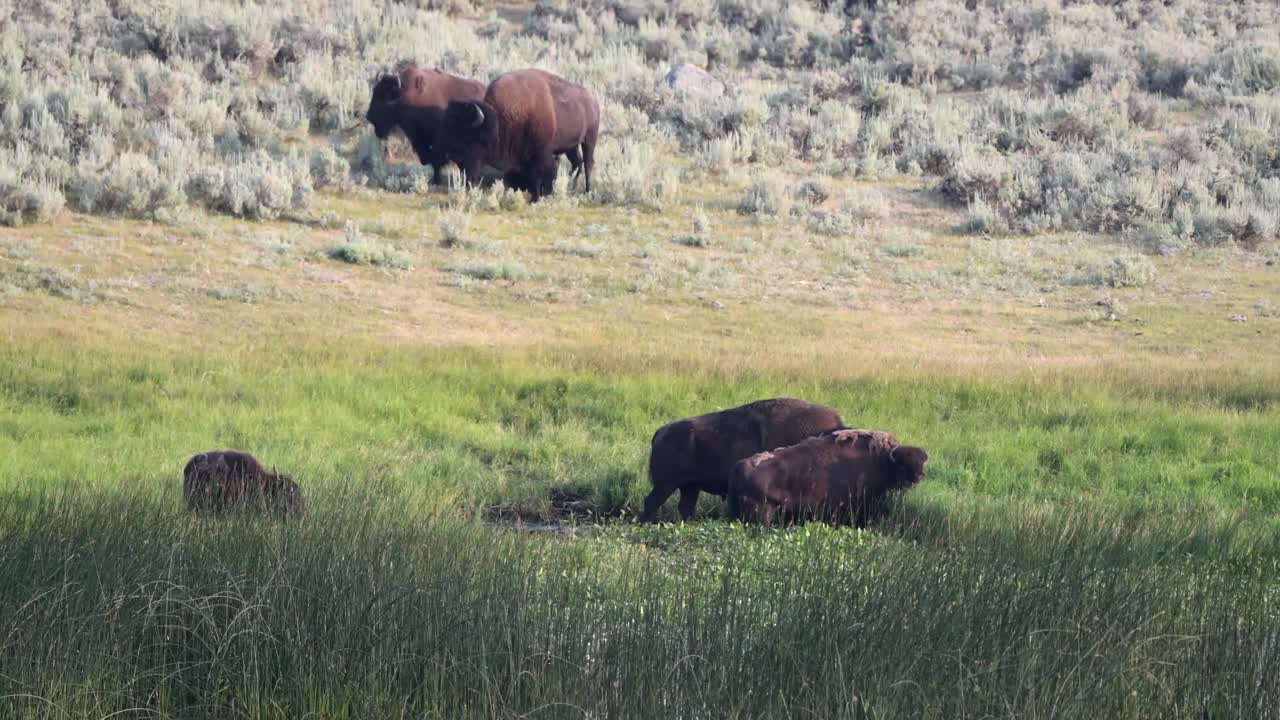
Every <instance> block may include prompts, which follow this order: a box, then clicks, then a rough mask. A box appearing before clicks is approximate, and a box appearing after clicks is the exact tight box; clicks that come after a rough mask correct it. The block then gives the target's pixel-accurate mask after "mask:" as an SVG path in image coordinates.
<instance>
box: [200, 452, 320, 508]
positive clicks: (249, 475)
mask: <svg viewBox="0 0 1280 720" xmlns="http://www.w3.org/2000/svg"><path fill="white" fill-rule="evenodd" d="M182 496H183V497H184V498H185V499H186V501H187V509H188V510H190V511H192V512H200V513H210V514H223V513H227V512H231V511H236V510H257V511H260V512H270V513H276V514H280V515H297V514H300V513H301V512H302V490H301V489H299V488H298V484H297V483H295V482H294V481H293V479H292V478H290V477H289V476H288V475H284V474H281V473H277V472H275V471H274V468H273V470H272V472H267V470H266V469H265V468H263V467H262V465H260V464H259V463H258V461H257V459H256V458H254V457H253V456H252V455H250V454H249V453H244V452H238V451H236V450H214V451H211V452H207V453H200V454H199V455H195V456H193V457H192V458H191V459H190V460H189V461H187V465H186V467H185V468H183V470H182Z"/></svg>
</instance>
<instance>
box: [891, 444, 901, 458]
mask: <svg viewBox="0 0 1280 720" xmlns="http://www.w3.org/2000/svg"><path fill="white" fill-rule="evenodd" d="M899 447H902V446H901V445H894V446H893V447H891V448H889V462H897V460H894V459H893V451H894V450H897V449H898V448H899Z"/></svg>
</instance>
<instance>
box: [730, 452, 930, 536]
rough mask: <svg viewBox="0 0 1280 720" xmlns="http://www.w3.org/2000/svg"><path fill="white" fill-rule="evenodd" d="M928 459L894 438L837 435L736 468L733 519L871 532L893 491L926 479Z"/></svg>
mask: <svg viewBox="0 0 1280 720" xmlns="http://www.w3.org/2000/svg"><path fill="white" fill-rule="evenodd" d="M928 461H929V455H928V453H926V452H925V451H924V449H923V448H918V447H910V446H904V445H899V444H898V441H897V439H896V438H894V437H893V436H892V435H890V434H889V433H885V432H879V431H874V430H837V431H835V432H831V433H825V434H823V435H820V436H817V437H812V438H808V439H806V440H804V441H802V442H799V443H796V444H795V445H792V446H790V447H786V448H780V449H778V450H774V451H772V452H762V453H758V454H756V455H753V456H751V457H749V458H746V459H744V460H742V461H740V462H738V463H737V464H736V465H734V468H733V472H732V474H731V477H730V480H729V514H730V516H731V517H733V518H738V519H743V520H755V521H758V522H761V523H763V524H765V525H772V524H773V522H774V520H775V519H776V518H778V517H779V516H781V517H783V518H786V519H800V520H802V519H804V518H807V517H816V518H820V519H823V520H828V521H833V522H845V521H849V522H852V523H853V524H855V525H857V526H858V527H864V526H865V525H866V524H867V522H868V521H869V520H870V518H871V517H872V516H873V515H874V514H875V513H876V512H877V511H879V509H880V507H881V504H882V501H883V499H884V498H885V496H886V495H888V494H889V493H890V492H893V491H897V490H904V489H907V488H909V487H911V486H913V485H915V484H916V483H918V482H920V480H921V479H922V478H923V477H924V467H925V464H926V463H927V462H928Z"/></svg>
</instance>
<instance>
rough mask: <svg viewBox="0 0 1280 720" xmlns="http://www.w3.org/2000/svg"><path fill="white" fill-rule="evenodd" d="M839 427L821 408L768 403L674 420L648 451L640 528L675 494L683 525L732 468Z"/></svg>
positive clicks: (724, 484)
mask: <svg viewBox="0 0 1280 720" xmlns="http://www.w3.org/2000/svg"><path fill="white" fill-rule="evenodd" d="M842 427H844V422H843V421H841V419H840V415H839V414H838V413H837V412H836V411H835V410H833V409H831V408H829V407H827V406H825V405H815V404H814V403H811V402H805V401H804V400H795V399H792V398H774V399H772V400H758V401H756V402H753V403H749V404H747V405H743V406H741V407H736V408H730V409H728V410H721V411H720V412H714V413H708V414H706V415H699V416H698V417H692V418H687V419H684V420H678V421H676V422H673V423H671V424H669V425H664V426H662V427H661V428H658V432H656V433H654V435H653V444H652V449H651V450H650V451H649V480H650V481H651V482H652V483H653V490H652V491H651V492H650V493H649V496H648V497H646V498H645V499H644V513H643V514H642V515H641V516H640V520H641V522H651V521H652V520H653V518H654V515H655V514H656V513H657V512H658V509H659V508H661V507H662V504H663V503H664V502H666V500H667V498H668V497H671V493H673V492H675V491H676V490H679V491H680V517H682V518H684V519H686V520H687V519H689V517H690V516H691V515H693V511H694V508H696V507H697V504H698V493H699V492H708V493H712V494H714V495H721V496H723V495H724V494H725V493H727V492H728V490H729V471H730V470H732V469H733V465H734V463H736V462H738V461H739V460H741V459H743V458H745V457H749V456H751V455H753V454H755V453H758V452H760V451H761V450H765V449H767V448H775V447H782V446H784V445H792V444H794V443H797V442H799V441H801V440H803V439H804V438H807V437H809V436H811V435H816V434H818V433H821V432H825V431H828V430H835V429H837V428H842Z"/></svg>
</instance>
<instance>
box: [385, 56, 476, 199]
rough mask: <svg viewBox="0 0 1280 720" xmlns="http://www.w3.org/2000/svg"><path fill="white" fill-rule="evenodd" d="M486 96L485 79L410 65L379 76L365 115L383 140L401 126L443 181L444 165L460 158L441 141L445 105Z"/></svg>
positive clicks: (435, 176) (420, 157)
mask: <svg viewBox="0 0 1280 720" xmlns="http://www.w3.org/2000/svg"><path fill="white" fill-rule="evenodd" d="M483 97H484V84H483V83H479V82H476V81H475V80H468V79H466V78H461V77H457V76H454V75H449V74H448V73H442V72H440V71H439V70H429V69H423V68H418V67H408V68H405V69H404V70H402V71H401V72H400V73H399V74H396V75H390V74H388V75H383V76H382V77H380V78H378V81H377V82H376V83H375V84H374V86H373V96H372V97H371V98H370V99H369V110H368V112H366V113H365V119H366V120H368V121H369V122H370V123H371V124H372V125H373V132H374V134H375V135H377V136H378V139H380V140H386V139H387V138H388V137H390V136H391V133H393V132H395V129H396V128H400V131H401V132H403V133H404V135H405V137H406V138H408V139H409V143H410V144H411V145H413V151H414V152H415V153H417V155H418V160H420V161H421V162H422V164H423V165H430V166H431V170H432V181H433V182H439V181H440V168H442V167H444V166H445V164H446V163H448V162H450V161H453V162H458V159H457V158H454V157H449V156H448V154H447V153H446V152H445V151H444V147H443V146H442V144H441V142H440V125H441V120H442V119H443V118H444V111H445V108H447V107H448V106H449V103H450V102H452V101H455V100H457V101H471V100H480V99H482V98H483ZM459 167H461V163H459Z"/></svg>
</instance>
